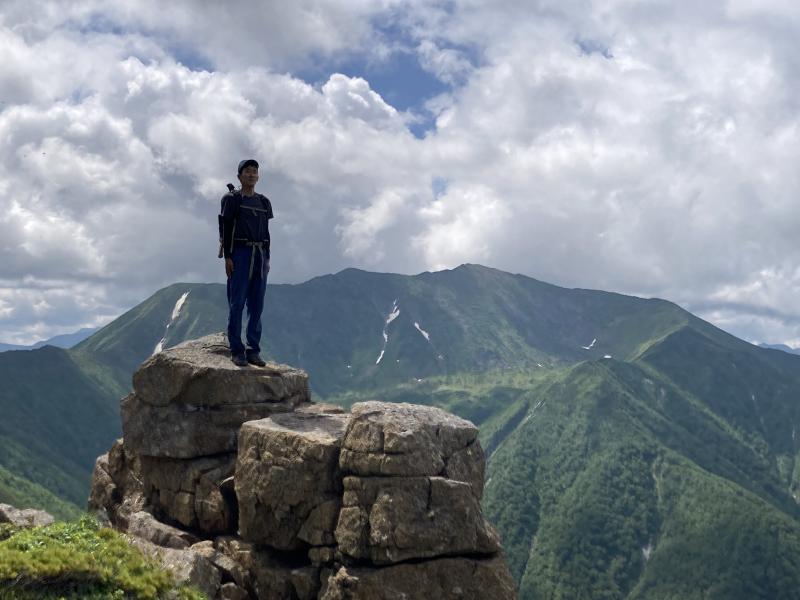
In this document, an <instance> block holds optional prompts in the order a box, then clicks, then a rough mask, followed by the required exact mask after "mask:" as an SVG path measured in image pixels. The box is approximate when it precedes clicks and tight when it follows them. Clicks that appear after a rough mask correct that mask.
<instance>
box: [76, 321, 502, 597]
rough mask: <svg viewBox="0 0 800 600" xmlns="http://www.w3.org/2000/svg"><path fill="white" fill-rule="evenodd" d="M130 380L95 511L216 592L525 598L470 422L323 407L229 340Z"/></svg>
mask: <svg viewBox="0 0 800 600" xmlns="http://www.w3.org/2000/svg"><path fill="white" fill-rule="evenodd" d="M133 383H134V389H133V393H132V394H130V395H129V396H127V397H126V398H125V399H123V401H122V419H123V433H124V438H123V440H119V441H118V442H116V443H115V444H114V446H113V447H112V449H111V450H110V451H109V453H108V454H106V455H103V456H101V457H99V458H98V460H97V464H96V466H95V472H94V477H93V482H92V492H91V496H90V499H89V508H90V509H91V510H93V511H95V512H97V513H99V514H100V515H101V516H102V517H103V518H105V519H107V521H108V522H110V523H111V524H112V525H113V526H114V527H116V528H118V529H120V530H122V531H125V532H127V533H128V534H129V535H131V536H132V539H134V541H135V543H136V544H137V545H138V546H139V547H140V548H141V549H142V550H143V551H145V552H147V553H148V554H151V555H153V556H155V557H157V558H158V559H159V560H161V561H162V562H163V563H164V564H166V565H170V564H171V565H174V568H173V571H174V572H175V573H176V575H177V576H178V578H179V579H180V580H181V581H190V582H192V583H195V584H196V585H198V586H199V587H200V588H201V589H202V590H203V591H204V592H205V593H206V594H207V595H208V596H209V598H212V599H231V598H233V599H247V598H281V599H283V598H286V599H290V600H292V599H294V600H312V599H324V600H345V599H347V600H360V599H363V600H367V599H384V598H385V599H387V600H388V599H390V598H392V599H395V598H404V599H407V600H416V599H419V600H422V599H423V598H424V599H429V598H463V599H466V598H493V599H495V598H496V599H498V600H504V599H507V598H515V597H516V593H515V590H514V586H513V582H512V580H511V576H510V574H509V572H508V568H507V566H506V563H505V559H504V557H503V555H502V549H501V546H500V540H499V537H498V535H497V533H496V532H495V530H494V529H493V528H492V526H491V525H490V524H489V523H488V522H487V521H486V520H485V519H484V517H483V513H482V511H481V508H480V499H481V495H482V492H483V474H484V467H485V458H484V453H483V450H482V449H481V446H480V443H479V442H478V440H477V434H478V430H477V428H476V427H475V426H474V425H473V424H472V423H470V422H469V421H465V420H464V419H460V418H458V417H456V416H454V415H451V414H449V413H447V412H445V411H442V410H440V409H438V408H434V407H429V406H415V405H410V404H390V403H383V402H377V401H371V402H364V403H359V404H356V405H354V406H353V408H352V410H351V412H350V413H347V412H345V411H344V410H343V409H341V408H340V407H337V406H333V405H326V404H314V403H312V402H311V400H310V397H309V393H308V389H309V387H308V377H307V375H306V374H305V373H304V372H303V371H300V370H298V369H294V368H292V367H288V366H285V365H277V364H268V365H267V367H265V368H261V369H259V368H256V367H248V368H237V367H235V366H234V365H233V364H232V363H231V362H230V360H229V358H228V347H227V342H226V341H225V338H224V336H223V335H222V334H215V335H213V336H207V337H206V338H201V339H199V340H194V341H192V342H187V343H185V344H182V345H180V346H177V347H175V348H172V349H169V350H166V351H164V352H161V353H159V354H157V355H155V356H153V357H151V358H150V359H148V360H147V361H146V362H145V363H144V364H143V365H142V366H141V367H140V369H139V370H138V371H137V372H136V374H135V375H134V378H133Z"/></svg>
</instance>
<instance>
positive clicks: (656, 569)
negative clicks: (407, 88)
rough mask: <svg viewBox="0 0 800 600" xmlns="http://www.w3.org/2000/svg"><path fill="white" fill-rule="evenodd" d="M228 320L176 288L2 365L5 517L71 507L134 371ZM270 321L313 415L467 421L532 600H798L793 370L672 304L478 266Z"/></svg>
mask: <svg viewBox="0 0 800 600" xmlns="http://www.w3.org/2000/svg"><path fill="white" fill-rule="evenodd" d="M225 322H226V300H225V288H224V286H222V285H218V284H182V283H179V284H174V285H171V286H169V287H167V288H164V289H162V290H160V291H159V292H157V293H156V294H154V295H153V296H152V297H150V298H148V299H147V300H145V301H144V302H142V303H141V304H139V305H138V306H136V307H134V308H133V309H131V310H130V311H128V312H127V313H125V314H124V315H122V316H121V317H119V318H118V319H116V320H115V321H113V322H112V323H110V324H109V325H107V326H106V327H104V328H102V329H101V330H99V331H97V332H95V333H94V334H93V335H91V336H90V337H89V338H88V339H86V340H84V341H83V342H81V343H79V344H78V345H76V346H75V347H73V348H71V349H69V350H64V349H59V348H54V347H45V348H41V349H38V350H32V351H28V352H5V353H2V354H0V377H2V378H3V381H4V383H5V385H4V386H3V388H2V389H0V413H1V414H2V415H3V417H4V418H3V419H2V420H0V502H3V501H6V500H4V498H8V497H9V496H10V494H12V493H14V494H16V498H17V500H18V501H17V502H16V504H18V505H19V498H20V496H22V495H27V497H29V498H31V502H35V503H38V504H39V505H42V506H45V507H46V508H50V509H51V510H53V511H55V512H57V513H58V514H69V513H70V512H71V511H75V510H77V509H76V507H77V506H82V505H83V503H84V501H85V497H86V494H87V491H88V480H89V474H90V470H91V467H92V464H93V460H94V458H95V456H97V455H98V454H101V453H102V452H104V451H105V449H106V448H107V447H108V446H109V445H110V443H111V442H112V441H113V439H114V438H115V437H117V436H119V435H120V430H119V417H118V401H119V398H120V397H121V396H123V395H124V394H126V393H127V392H128V390H129V388H130V377H131V374H132V373H133V371H134V370H135V369H136V367H137V366H138V365H139V364H140V363H141V362H142V361H143V360H144V359H146V358H147V357H148V356H150V355H151V354H152V353H153V352H156V351H158V350H159V349H162V348H166V347H169V346H172V345H174V344H177V343H179V342H181V341H183V340H186V339H190V338H195V337H199V336H201V335H205V334H207V333H211V332H214V331H220V330H222V329H224V327H225ZM264 327H265V354H266V355H267V356H268V357H269V358H271V359H274V360H278V361H279V362H284V363H289V364H292V365H295V366H299V367H302V368H304V369H306V370H307V371H308V372H309V374H310V378H311V385H312V391H313V393H314V395H315V397H316V399H324V400H327V401H331V402H336V403H339V404H342V405H350V404H352V403H353V402H357V401H361V400H365V399H372V398H379V399H384V400H390V401H397V402H403V401H406V402H414V403H417V404H435V405H438V406H442V407H443V408H446V409H448V410H451V411H452V412H455V413H457V414H459V415H461V416H464V417H466V418H469V419H470V420H472V421H473V422H474V423H476V424H477V425H478V426H479V427H480V429H481V441H482V443H483V446H484V448H485V450H486V452H487V455H488V456H489V460H488V470H487V479H486V489H485V494H484V510H485V512H486V514H487V516H488V517H489V519H490V520H491V521H492V522H493V523H494V524H495V525H496V526H497V528H498V529H499V531H500V533H501V535H502V538H503V543H504V547H505V549H506V552H507V555H508V560H509V565H510V567H511V570H512V573H513V575H514V576H515V578H516V580H517V582H518V584H519V586H520V598H522V599H523V600H528V599H534V598H536V599H539V598H592V599H594V598H609V599H610V598H615V599H616V598H630V599H638V598H795V597H798V592H797V590H798V589H800V521H798V519H799V518H800V510H798V499H800V491H799V490H800V461H798V451H800V441H799V440H797V425H798V424H800V402H798V401H799V400H800V356H796V355H792V354H788V353H785V352H781V351H778V350H771V349H765V348H759V347H757V346H754V345H751V344H749V343H747V342H744V341H742V340H739V339H737V338H735V337H733V336H731V335H729V334H727V333H725V332H723V331H721V330H719V329H717V328H715V327H714V326H712V325H711V324H709V323H707V322H705V321H702V320H701V319H699V318H697V317H695V316H694V315H692V314H690V313H688V312H686V311H685V310H683V309H681V308H680V307H679V306H677V305H675V304H673V303H670V302H668V301H665V300H659V299H641V298H635V297H630V296H624V295H620V294H614V293H609V292H601V291H593V290H583V289H566V288H561V287H558V286H554V285H550V284H547V283H543V282H540V281H536V280H534V279H531V278H529V277H525V276H522V275H513V274H509V273H504V272H502V271H498V270H495V269H490V268H486V267H482V266H478V265H462V266H461V267H458V268H456V269H453V270H449V271H440V272H436V273H422V274H419V275H415V276H405V275H394V274H382V273H369V272H365V271H360V270H356V269H347V270H345V271H342V272H340V273H337V274H335V275H327V276H323V277H317V278H315V279H312V280H310V281H308V282H305V283H303V284H298V285H270V286H269V287H268V291H267V302H266V308H265V315H264ZM20 490H27V491H25V492H21V491H20ZM59 511H60V512H59Z"/></svg>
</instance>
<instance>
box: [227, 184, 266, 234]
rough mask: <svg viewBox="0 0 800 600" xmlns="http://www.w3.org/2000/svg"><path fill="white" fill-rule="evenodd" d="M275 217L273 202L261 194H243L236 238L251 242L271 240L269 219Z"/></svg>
mask: <svg viewBox="0 0 800 600" xmlns="http://www.w3.org/2000/svg"><path fill="white" fill-rule="evenodd" d="M271 218H273V215H272V204H271V203H270V201H269V200H268V199H267V198H265V197H264V196H262V195H261V194H254V195H252V196H245V195H242V202H241V204H240V205H239V218H238V219H237V220H236V231H235V232H234V239H237V240H239V239H244V240H247V241H250V242H266V241H269V220H270V219H271Z"/></svg>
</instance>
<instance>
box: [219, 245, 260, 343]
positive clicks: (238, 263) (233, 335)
mask: <svg viewBox="0 0 800 600" xmlns="http://www.w3.org/2000/svg"><path fill="white" fill-rule="evenodd" d="M231 259H232V260H233V273H231V276H230V277H229V278H228V309H229V313H228V342H229V343H230V346H231V354H245V353H246V354H258V353H259V352H261V345H260V344H261V312H262V311H263V309H264V292H265V291H266V289H267V274H268V273H269V249H267V248H265V247H264V246H263V245H257V244H254V245H248V246H244V245H237V246H235V247H234V248H233V253H232V254H231ZM245 305H246V306H247V332H246V340H247V350H246V352H245V346H244V344H242V312H243V311H244V307H245Z"/></svg>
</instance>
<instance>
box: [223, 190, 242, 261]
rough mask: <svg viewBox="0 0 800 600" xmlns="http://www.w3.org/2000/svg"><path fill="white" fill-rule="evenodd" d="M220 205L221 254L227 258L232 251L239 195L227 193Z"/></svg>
mask: <svg viewBox="0 0 800 600" xmlns="http://www.w3.org/2000/svg"><path fill="white" fill-rule="evenodd" d="M228 196H229V197H228V198H225V199H224V200H223V206H222V255H223V256H224V257H225V258H226V259H228V258H230V257H231V254H232V252H233V235H234V233H235V230H236V215H237V214H238V212H239V204H241V201H242V200H241V196H239V195H237V194H228Z"/></svg>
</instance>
